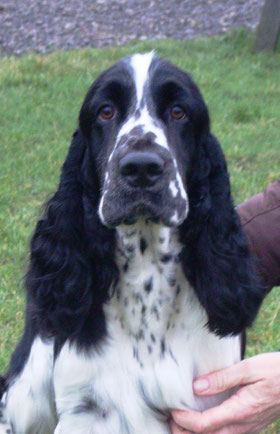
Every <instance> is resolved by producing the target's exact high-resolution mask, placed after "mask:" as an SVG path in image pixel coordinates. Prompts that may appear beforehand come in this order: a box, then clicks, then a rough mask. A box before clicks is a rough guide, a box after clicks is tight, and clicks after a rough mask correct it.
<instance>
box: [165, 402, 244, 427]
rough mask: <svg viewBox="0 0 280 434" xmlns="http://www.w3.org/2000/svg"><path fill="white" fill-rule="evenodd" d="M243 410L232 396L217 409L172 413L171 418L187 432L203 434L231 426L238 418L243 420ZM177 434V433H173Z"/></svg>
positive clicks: (176, 411)
mask: <svg viewBox="0 0 280 434" xmlns="http://www.w3.org/2000/svg"><path fill="white" fill-rule="evenodd" d="M242 412H243V409H242V408H241V407H240V405H238V400H237V399H236V396H232V397H231V398H229V399H228V400H227V401H224V402H223V403H222V404H220V405H219V406H217V407H213V408H210V409H209V410H206V411H203V412H198V411H193V410H187V411H181V410H175V411H173V412H172V417H173V419H174V421H175V423H176V424H177V425H179V426H180V427H182V428H184V429H185V430H187V432H189V431H190V432H195V433H204V432H210V429H211V432H212V431H214V432H215V430H218V429H221V428H223V427H225V426H227V425H231V424H233V423H234V422H235V421H236V419H237V418H238V417H240V418H243V414H241V413H242ZM180 432H185V431H178V433H180ZM175 433H176V434H177V432H176V431H175Z"/></svg>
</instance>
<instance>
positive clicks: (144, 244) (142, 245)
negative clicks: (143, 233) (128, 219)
mask: <svg viewBox="0 0 280 434" xmlns="http://www.w3.org/2000/svg"><path fill="white" fill-rule="evenodd" d="M146 248H147V241H146V240H145V238H143V237H141V238H140V251H141V253H142V255H143V254H144V252H145V250H146Z"/></svg>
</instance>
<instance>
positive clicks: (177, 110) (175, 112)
mask: <svg viewBox="0 0 280 434" xmlns="http://www.w3.org/2000/svg"><path fill="white" fill-rule="evenodd" d="M170 114H171V117H172V118H173V119H176V120H180V119H184V118H186V117H187V114H186V112H185V110H184V109H183V108H182V107H180V106H179V105H175V106H174V107H172V108H171V110H170Z"/></svg>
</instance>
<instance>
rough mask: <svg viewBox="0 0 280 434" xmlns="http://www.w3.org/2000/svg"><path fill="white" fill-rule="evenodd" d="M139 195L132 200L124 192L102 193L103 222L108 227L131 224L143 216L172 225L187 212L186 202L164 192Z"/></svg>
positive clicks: (175, 224)
mask: <svg viewBox="0 0 280 434" xmlns="http://www.w3.org/2000/svg"><path fill="white" fill-rule="evenodd" d="M141 196H142V197H141V198H137V199H134V200H133V199H132V198H131V197H127V195H125V194H118V195H112V194H110V192H108V193H107V194H104V195H103V197H102V199H101V202H100V206H99V215H100V218H101V221H102V222H103V224H105V225H106V226H109V227H117V226H119V225H123V224H124V225H133V224H136V223H137V221H138V220H139V219H143V218H144V219H145V220H147V221H150V222H152V223H157V224H159V223H161V224H163V225H164V226H169V227H174V226H179V225H180V224H182V222H183V221H184V220H185V218H186V216H187V214H188V202H187V201H184V200H182V199H181V198H177V199H176V198H173V197H169V195H168V194H166V192H165V194H164V192H161V193H157V194H156V195H152V194H151V195H149V194H145V195H141Z"/></svg>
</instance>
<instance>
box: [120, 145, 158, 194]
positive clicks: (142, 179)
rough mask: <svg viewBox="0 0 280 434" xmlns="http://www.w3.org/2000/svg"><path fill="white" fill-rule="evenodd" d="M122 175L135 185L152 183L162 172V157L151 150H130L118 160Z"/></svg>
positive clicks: (141, 185)
mask: <svg viewBox="0 0 280 434" xmlns="http://www.w3.org/2000/svg"><path fill="white" fill-rule="evenodd" d="M119 164H120V171H121V175H122V177H123V178H124V179H125V180H126V181H127V182H129V184H131V185H133V186H137V187H149V186H151V185H154V184H155V183H156V182H157V181H158V179H159V178H160V177H161V175H162V173H163V167H164V161H163V159H162V158H161V157H160V156H159V155H157V154H155V153H152V152H130V153H129V154H127V155H125V156H124V157H123V158H121V160H120V163H119Z"/></svg>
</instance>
